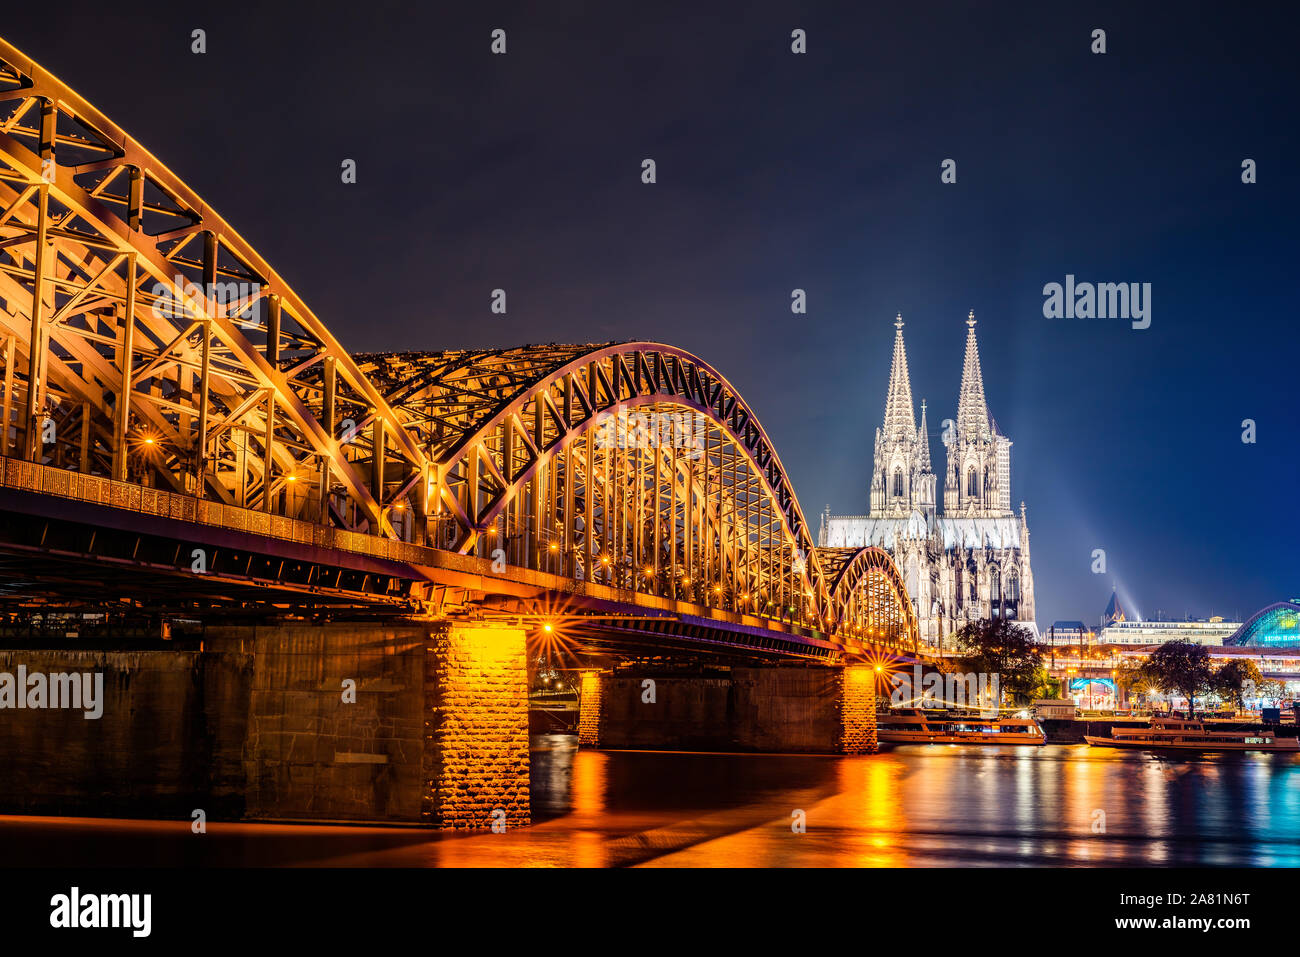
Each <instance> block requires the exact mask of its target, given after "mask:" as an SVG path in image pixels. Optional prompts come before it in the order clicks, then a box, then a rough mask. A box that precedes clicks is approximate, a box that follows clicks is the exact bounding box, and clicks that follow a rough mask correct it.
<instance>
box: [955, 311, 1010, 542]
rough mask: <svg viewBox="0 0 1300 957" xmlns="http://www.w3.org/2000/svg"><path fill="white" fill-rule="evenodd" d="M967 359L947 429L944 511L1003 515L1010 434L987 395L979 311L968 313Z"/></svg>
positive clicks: (1007, 509)
mask: <svg viewBox="0 0 1300 957" xmlns="http://www.w3.org/2000/svg"><path fill="white" fill-rule="evenodd" d="M966 330H967V331H966V359H965V362H964V363H963V365H962V370H961V389H960V390H959V392H958V396H957V421H956V423H955V424H954V425H953V427H952V428H950V429H948V430H946V431H945V434H944V442H945V444H946V445H947V446H948V466H947V468H946V470H945V472H944V482H943V511H944V514H945V515H951V516H954V517H958V516H960V517H963V518H1004V517H1007V516H1010V515H1011V514H1012V512H1011V487H1010V486H1011V440H1010V439H1008V438H1007V437H1006V436H1004V435H999V434H998V431H997V425H996V423H994V422H993V420H992V419H991V418H990V417H989V409H988V403H987V402H986V401H985V399H984V375H983V373H982V372H981V370H980V353H979V344H978V343H977V342H976V341H975V312H974V310H972V311H971V313H970V315H969V316H968V317H967V318H966Z"/></svg>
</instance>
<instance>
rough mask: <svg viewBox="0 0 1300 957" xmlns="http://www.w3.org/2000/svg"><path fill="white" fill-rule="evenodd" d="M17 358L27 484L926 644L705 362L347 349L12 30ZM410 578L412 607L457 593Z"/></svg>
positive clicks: (3, 268)
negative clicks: (829, 541)
mask: <svg viewBox="0 0 1300 957" xmlns="http://www.w3.org/2000/svg"><path fill="white" fill-rule="evenodd" d="M0 345H3V354H4V379H3V411H2V413H0V414H2V415H3V419H0V422H3V425H4V428H3V429H2V430H0V455H3V456H4V457H5V459H6V465H5V474H4V482H5V484H6V485H8V486H10V487H14V485H15V482H18V484H20V485H21V484H24V483H25V484H26V485H28V486H31V487H35V488H36V490H38V491H41V492H43V493H45V494H54V495H64V496H69V497H78V496H81V497H83V498H87V497H88V498H91V499H93V500H95V501H101V502H107V503H110V504H120V503H121V502H135V503H136V505H135V506H134V507H137V508H139V507H140V506H139V503H140V502H141V501H143V502H146V503H153V505H152V506H151V507H154V508H157V509H163V510H164V513H165V514H169V515H171V516H172V517H176V516H177V515H179V516H180V517H181V518H182V519H184V520H192V521H196V522H200V523H202V522H207V523H209V524H225V525H228V526H237V527H238V528H240V529H244V530H248V531H251V532H254V533H256V534H258V535H260V536H264V537H266V538H270V539H276V538H280V539H285V540H288V541H294V542H304V541H305V542H309V543H312V544H314V545H315V546H316V547H317V548H322V547H323V548H325V549H337V550H342V551H362V552H365V553H367V554H371V555H378V556H380V557H382V558H384V559H398V560H400V561H401V562H403V563H405V564H406V565H408V566H410V567H418V568H423V569H426V570H427V569H429V568H432V567H434V566H437V565H438V564H439V563H440V562H442V560H441V559H437V558H436V556H437V555H438V554H450V555H458V556H463V557H464V558H465V559H466V560H471V561H477V562H479V563H491V564H492V571H493V573H494V574H497V575H500V576H501V577H503V578H506V579H509V578H511V577H512V576H514V577H518V574H517V573H523V572H531V573H537V574H541V575H543V576H546V577H547V578H548V579H549V578H552V577H553V578H557V579H562V580H569V581H576V582H582V583H584V584H587V585H592V586H603V587H604V588H605V589H606V590H608V591H609V592H610V593H611V594H617V595H620V596H626V601H625V604H627V605H628V606H629V607H636V606H638V605H639V604H642V603H643V602H648V603H649V604H651V605H653V606H655V607H657V608H660V609H662V608H663V607H665V604H667V605H668V606H669V607H676V608H681V609H685V610H690V611H693V612H694V613H698V614H704V615H706V616H713V617H715V618H716V617H719V616H721V617H723V618H725V619H726V620H728V621H732V622H735V623H746V624H753V625H758V626H761V627H772V628H775V629H777V630H782V629H811V630H812V631H814V632H817V633H820V634H822V635H826V636H833V637H834V638H835V639H836V640H840V641H844V642H847V643H849V644H851V645H852V646H854V647H858V646H860V645H861V644H862V643H870V644H877V643H878V644H884V645H888V646H891V647H895V648H903V647H907V648H911V649H915V648H916V643H917V628H916V621H915V618H914V616H913V614H912V610H911V603H910V601H909V600H908V598H907V594H906V591H905V589H904V588H903V584H902V581H901V579H900V577H899V575H898V572H897V569H896V568H894V566H893V563H892V561H891V560H890V559H889V556H888V555H887V554H886V553H884V552H883V551H880V550H878V549H863V550H860V551H856V552H852V553H851V554H850V553H843V552H841V551H840V550H825V549H817V548H815V547H814V542H813V540H812V538H811V536H810V533H809V530H808V526H807V523H806V521H805V520H804V516H803V513H802V510H801V509H800V507H799V504H798V500H797V498H796V497H795V494H794V490H793V488H792V486H791V483H790V480H789V477H788V475H787V473H786V471H785V469H784V467H783V465H782V464H781V461H780V458H779V456H778V455H777V454H776V451H775V449H774V448H773V445H772V443H771V441H770V439H769V438H768V436H767V434H766V433H765V432H764V430H763V428H762V426H761V425H760V424H759V422H758V419H757V418H756V417H755V415H754V414H753V412H752V410H751V409H750V407H749V406H748V405H747V404H746V403H745V401H744V400H743V399H742V398H741V396H740V395H739V394H738V393H737V392H736V390H735V389H734V388H733V387H732V386H731V384H730V383H728V382H727V381H726V379H725V378H723V377H722V376H721V375H720V374H719V373H718V372H717V371H716V370H715V369H714V368H712V367H711V366H710V365H708V364H707V363H705V362H703V361H702V360H700V359H699V358H697V357H695V356H693V355H691V354H689V353H688V352H685V351H683V350H681V349H678V348H675V347H673V346H669V345H664V344H660V343H653V342H632V343H605V344H594V345H555V344H551V345H534V346H524V347H520V348H516V349H503V350H487V351H468V352H418V353H401V354H386V355H369V356H352V355H350V354H349V353H348V352H347V351H345V350H344V349H343V348H342V346H341V345H340V344H339V343H338V341H337V340H336V339H335V338H334V337H333V336H332V335H331V334H330V332H329V331H328V329H327V328H326V327H325V325H324V323H323V322H321V320H320V319H319V318H318V317H317V316H316V315H315V314H314V313H313V312H312V311H311V310H310V309H309V308H308V307H307V305H306V304H305V302H304V301H303V300H302V299H301V298H300V297H299V296H298V295H297V294H296V293H295V292H294V291H293V290H292V289H291V288H290V287H289V286H288V284H287V283H286V282H285V281H284V280H283V279H282V278H281V277H280V276H279V275H278V274H276V273H275V271H274V270H272V269H271V267H270V266H269V264H268V263H266V261H265V260H263V259H262V258H261V256H259V255H258V254H257V252H256V251H255V250H254V249H253V248H252V247H251V246H250V245H249V244H248V243H247V242H246V241H245V240H244V239H243V238H242V237H241V236H240V235H239V234H238V233H237V232H235V230H234V229H233V228H232V227H231V226H230V225H229V224H227V223H226V222H225V221H224V220H223V219H222V218H221V217H220V216H219V215H218V214H217V213H216V212H214V211H213V210H212V209H211V208H210V207H209V206H208V205H207V204H206V203H204V202H203V201H202V200H201V199H200V198H199V197H198V196H197V195H196V194H195V193H194V192H193V191H192V190H190V189H189V187H188V186H186V185H185V183H184V182H182V181H181V180H180V178H179V177H177V176H176V175H175V174H173V173H172V172H171V171H170V170H168V169H167V167H166V166H164V165H163V164H162V163H161V162H159V161H158V160H157V159H156V158H155V157H154V156H153V155H152V154H151V153H149V152H148V151H147V150H145V149H144V148H143V147H142V146H141V145H140V144H138V143H137V142H136V141H135V140H134V139H133V138H132V137H130V136H129V135H128V134H127V133H126V132H125V131H123V130H122V129H121V128H119V127H118V126H116V125H115V124H114V123H113V122H112V121H111V120H109V119H108V118H107V117H106V116H105V115H104V114H102V113H101V112H99V111H98V110H96V109H95V108H94V107H93V106H92V105H90V104H89V103H88V102H87V101H86V100H84V99H83V98H82V97H80V96H78V95H77V94H76V93H75V92H73V91H72V90H71V89H69V88H68V87H67V86H66V85H64V84H63V83H61V82H60V81H58V80H57V79H56V78H55V77H53V76H52V75H50V74H49V73H47V72H46V71H44V70H43V69H41V68H40V67H39V66H38V65H36V64H35V63H33V62H32V61H31V60H30V59H28V58H27V57H25V56H24V55H23V54H22V53H21V52H19V51H18V50H16V49H15V48H14V47H12V46H11V45H9V44H8V43H6V42H4V41H3V40H0ZM16 466H23V467H24V468H25V469H26V471H23V469H21V468H16ZM51 470H53V471H51ZM58 473H62V475H63V478H59V477H58ZM67 473H73V476H74V477H75V476H80V477H81V478H80V479H78V480H75V481H74V479H73V478H69V477H68V475H67ZM51 475H53V476H54V477H53V478H52V477H51ZM15 476H18V478H17V479H16V478H15ZM33 483H35V484H34V485H33ZM474 567H478V566H474ZM398 577H399V578H400V577H401V576H400V575H399V576H398ZM409 577H410V587H411V591H412V594H416V593H418V592H419V590H420V589H421V588H425V587H427V586H428V584H429V582H431V581H436V579H437V576H436V574H433V573H418V574H415V573H413V574H412V575H410V576H409Z"/></svg>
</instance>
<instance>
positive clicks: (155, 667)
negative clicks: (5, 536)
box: [0, 620, 530, 828]
mask: <svg viewBox="0 0 1300 957" xmlns="http://www.w3.org/2000/svg"><path fill="white" fill-rule="evenodd" d="M524 639H525V632H524V629H522V628H518V627H503V626H500V625H496V624H475V623H460V622H456V623H450V622H428V621H414V620H403V621H390V622H382V623H380V622H334V623H330V624H308V623H297V622H286V623H279V624H259V625H256V626H254V625H223V626H217V627H209V628H208V629H207V630H206V631H205V632H204V634H203V636H202V639H201V641H200V640H191V641H189V642H187V643H186V644H184V645H181V643H180V642H177V643H176V644H177V645H181V646H180V647H166V646H167V645H171V644H172V642H164V641H157V642H154V643H153V644H152V645H150V647H148V648H143V649H140V650H132V651H104V650H93V651H92V650H73V649H66V648H33V649H30V650H23V649H14V648H5V649H3V650H0V675H4V674H7V675H10V676H13V675H16V674H18V673H19V668H20V666H21V667H22V669H23V670H22V673H23V674H24V675H36V674H40V675H51V674H63V673H82V674H87V673H89V674H96V673H97V674H100V675H102V687H103V691H102V700H101V701H100V702H99V706H100V708H101V710H102V714H100V716H99V717H97V718H94V719H87V717H86V716H85V713H84V710H85V709H80V710H73V709H54V708H49V707H30V708H22V709H18V708H15V707H12V706H10V707H6V708H5V709H4V710H3V711H0V766H3V767H4V768H5V773H4V775H0V813H4V812H19V813H56V814H90V815H122V816H128V817H157V818H163V819H169V818H170V819H177V820H187V821H188V820H190V818H191V815H192V813H193V811H194V809H196V808H197V809H202V810H204V812H205V813H206V814H207V815H208V817H209V818H210V819H213V820H221V819H226V820H230V819H252V820H268V819H270V820H299V821H387V822H393V823H409V824H425V825H431V826H435V827H445V828H471V827H489V826H491V825H492V824H494V823H498V822H500V823H504V824H506V825H507V826H518V825H524V824H528V823H529V820H530V816H529V794H528V765H529V755H528V690H527V688H528V685H527V670H526V667H527V665H526V663H527V657H526V654H525V646H524ZM10 685H12V678H11V679H10ZM11 690H12V689H11Z"/></svg>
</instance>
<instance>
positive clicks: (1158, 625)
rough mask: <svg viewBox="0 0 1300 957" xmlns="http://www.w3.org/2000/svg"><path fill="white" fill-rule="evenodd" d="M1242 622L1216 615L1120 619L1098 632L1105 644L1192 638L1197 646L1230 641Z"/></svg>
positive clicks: (1099, 637)
mask: <svg viewBox="0 0 1300 957" xmlns="http://www.w3.org/2000/svg"><path fill="white" fill-rule="evenodd" d="M1240 626H1241V622H1238V621H1224V620H1223V619H1222V618H1219V617H1217V616H1216V617H1214V618H1209V619H1199V620H1196V621H1116V622H1112V623H1111V624H1109V625H1107V626H1106V627H1105V628H1103V629H1102V630H1101V632H1100V633H1099V634H1098V635H1097V643H1098V644H1102V645H1163V644H1164V643H1165V642H1167V641H1189V642H1191V643H1192V644H1196V645H1222V644H1226V643H1227V639H1228V638H1230V637H1231V636H1232V634H1233V632H1235V631H1236V630H1237V629H1238V628H1239V627H1240Z"/></svg>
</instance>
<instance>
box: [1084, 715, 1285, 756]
mask: <svg viewBox="0 0 1300 957" xmlns="http://www.w3.org/2000/svg"><path fill="white" fill-rule="evenodd" d="M1083 739H1084V740H1085V741H1087V742H1088V743H1089V744H1090V745H1092V746H1093V747H1095V748H1138V749H1141V750H1146V751H1163V750H1166V749H1173V750H1179V751H1284V752H1288V753H1291V752H1297V751H1300V738H1279V737H1278V736H1277V735H1275V734H1274V733H1273V732H1272V731H1268V730H1264V731H1243V730H1240V729H1239V730H1236V731H1227V730H1224V731H1212V730H1209V729H1208V728H1206V727H1205V722H1204V721H1189V720H1186V719H1183V718H1152V719H1151V726H1150V727H1146V728H1112V729H1111V732H1110V736H1109V737H1105V736H1102V735H1093V734H1085V735H1084V736H1083Z"/></svg>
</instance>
